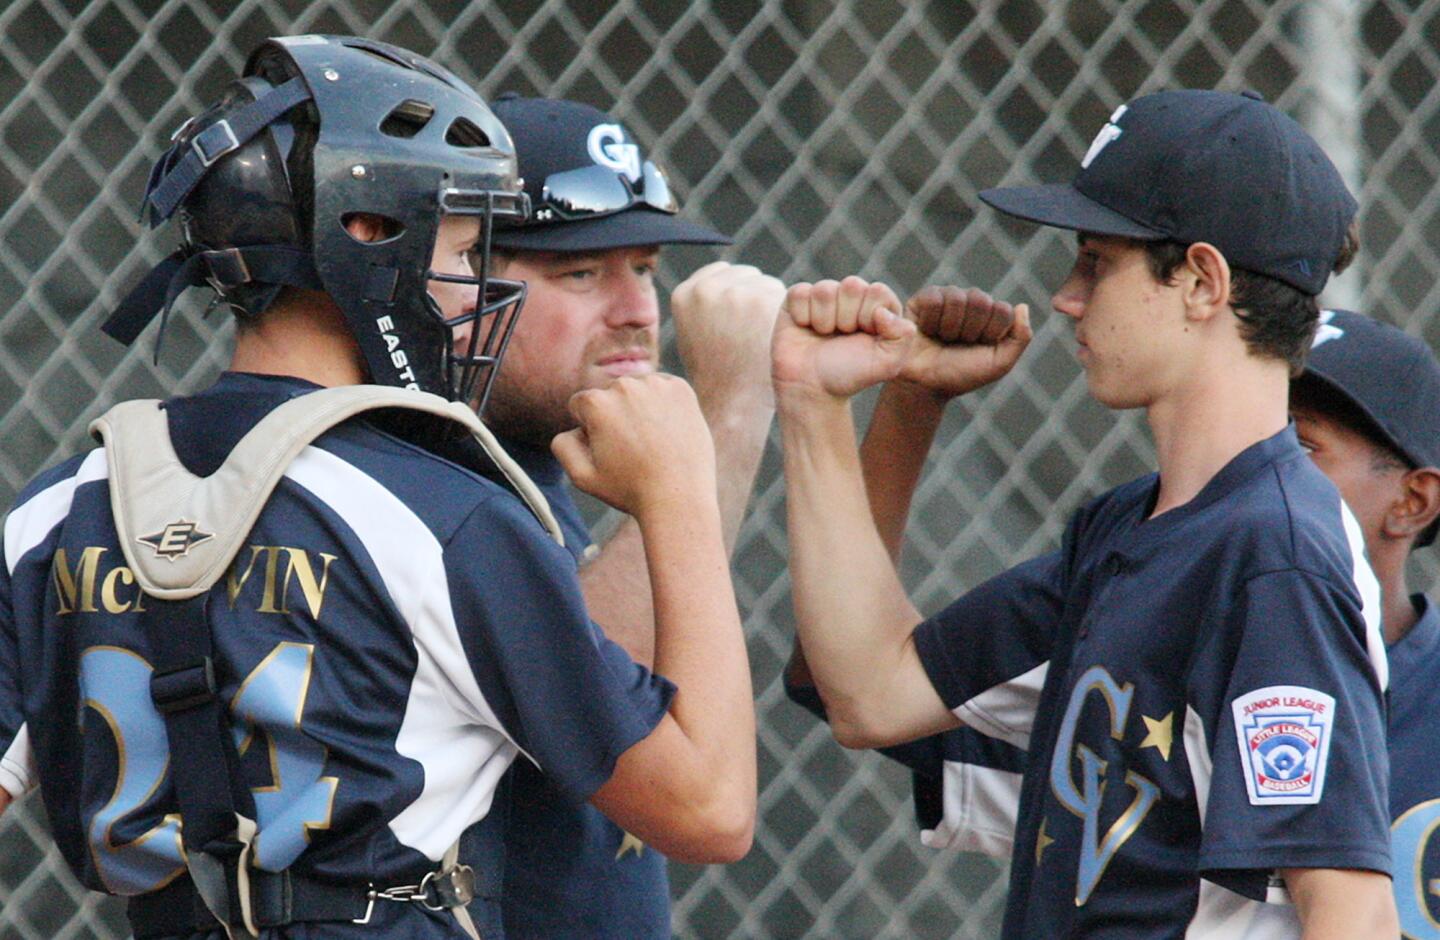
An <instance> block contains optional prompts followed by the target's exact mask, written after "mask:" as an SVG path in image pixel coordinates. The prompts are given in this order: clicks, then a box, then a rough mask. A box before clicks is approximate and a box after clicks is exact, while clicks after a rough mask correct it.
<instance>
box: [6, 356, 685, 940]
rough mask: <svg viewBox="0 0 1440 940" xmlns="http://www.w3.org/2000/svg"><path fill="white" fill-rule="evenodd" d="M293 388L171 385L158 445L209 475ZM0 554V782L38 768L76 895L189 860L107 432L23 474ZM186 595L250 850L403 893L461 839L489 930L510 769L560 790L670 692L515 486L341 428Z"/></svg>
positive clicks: (633, 736)
mask: <svg viewBox="0 0 1440 940" xmlns="http://www.w3.org/2000/svg"><path fill="white" fill-rule="evenodd" d="M311 388H313V386H310V385H308V383H304V382H300V381H299V380H292V379H284V378H276V377H261V376H251V375H243V374H233V373H232V374H226V375H225V376H223V377H222V378H221V379H220V381H219V382H218V383H217V384H216V385H215V386H213V387H212V388H211V389H209V390H208V391H206V392H204V393H202V394H200V395H197V396H194V397H192V398H186V399H176V400H173V401H171V402H169V403H167V409H168V411H169V419H170V429H171V435H172V438H173V440H174V444H175V448H176V451H177V453H178V454H179V455H181V459H182V461H183V462H184V463H185V465H186V467H187V468H188V469H189V470H190V471H191V472H193V473H196V474H199V475H206V474H208V473H211V472H213V471H214V470H215V469H216V468H217V467H219V465H220V464H221V463H222V462H223V460H224V458H225V456H226V455H227V454H228V453H229V451H230V449H231V448H232V447H233V446H234V444H235V443H236V441H238V440H239V439H240V437H242V436H243V435H244V433H245V432H246V431H248V430H249V429H250V428H251V427H252V426H253V425H254V424H255V423H256V422H257V421H258V420H260V418H261V417H263V416H264V415H265V414H267V413H268V412H269V411H270V410H271V409H272V408H274V407H276V406H278V405H279V404H281V403H282V402H284V401H286V400H288V399H289V398H291V397H293V396H295V395H298V394H303V393H305V392H306V391H308V390H310V389H311ZM197 532H198V526H197ZM197 537H198V536H197ZM3 552H4V556H3V557H4V562H5V563H4V565H3V566H0V785H3V786H5V788H6V789H7V790H10V791H11V792H12V793H16V794H18V793H21V792H24V791H25V790H26V789H28V788H29V787H31V786H33V785H35V784H37V783H38V784H40V786H41V791H42V795H43V798H44V801H45V805H46V809H47V811H48V813H49V817H50V821H51V825H52V827H53V829H54V833H55V838H56V842H57V843H58V845H59V847H60V849H61V851H62V852H63V854H64V855H65V858H66V860H67V861H68V862H69V863H70V865H71V866H72V868H74V870H75V871H76V872H77V873H78V874H79V875H80V877H81V879H82V880H83V881H84V882H85V883H86V884H87V885H89V886H90V887H92V888H96V889H100V890H105V891H109V892H112V893H116V894H122V895H138V894H144V893H147V892H152V891H155V890H156V889H159V888H161V887H163V886H165V885H168V884H170V883H171V882H172V881H174V880H175V879H177V878H178V877H180V875H181V874H182V873H183V872H184V865H183V863H182V861H181V857H180V837H179V831H178V824H177V822H176V819H175V817H174V816H173V815H172V814H173V813H174V811H175V799H174V794H173V786H172V783H171V778H170V774H169V770H168V758H169V754H168V747H167V742H166V731H165V725H164V722H163V721H162V719H161V718H160V716H159V715H158V713H157V712H156V711H155V709H154V706H153V704H152V703H151V699H150V692H149V676H150V673H151V671H152V667H151V662H152V660H153V656H152V654H151V652H150V650H149V648H148V647H149V643H148V641H147V638H146V635H145V633H144V632H143V631H142V630H141V629H140V628H139V627H138V626H137V623H136V621H137V619H138V618H137V617H135V616H134V614H135V611H136V610H137V609H140V608H142V607H143V606H144V605H145V603H146V598H145V597H144V596H143V595H142V594H140V593H139V592H138V591H137V589H136V587H135V582H134V575H133V574H132V573H131V572H130V571H129V569H128V568H127V567H126V566H125V561H124V557H123V555H122V553H121V551H120V548H119V546H118V545H117V544H116V541H115V532H114V527H113V523H112V517H111V509H110V499H109V488H108V485H107V470H106V460H105V453H104V451H103V449H102V450H96V451H92V452H91V453H89V454H87V455H83V456H80V457H77V458H75V459H72V460H70V461H68V462H66V463H65V464H63V465H61V466H60V467H58V468H55V469H53V470H51V471H49V472H47V473H45V474H43V475H42V476H41V477H40V478H38V479H37V480H35V481H34V482H33V483H32V484H31V485H30V486H29V487H27V488H26V489H25V491H24V492H23V494H22V495H21V497H20V499H19V501H18V503H17V504H16V506H15V507H14V509H13V510H12V511H11V512H10V514H9V516H8V517H7V518H6V521H5V529H4V545H3ZM208 606H209V612H210V619H211V623H212V632H213V637H214V647H215V653H214V656H215V659H216V664H217V665H216V668H217V673H218V675H217V682H218V684H219V685H220V687H221V697H222V700H224V701H226V702H227V703H229V709H230V713H231V719H232V729H233V734H234V738H235V742H236V744H237V746H238V749H239V751H240V754H241V766H240V772H241V774H242V776H243V777H244V778H245V782H246V783H247V784H248V785H249V786H250V788H251V790H252V792H253V794H254V799H255V809H256V815H257V822H258V826H259V832H258V835H257V837H256V841H255V847H254V855H255V863H256V865H257V867H259V868H261V869H264V870H268V871H279V870H282V869H289V870H291V871H293V872H295V873H296V874H298V875H305V876H308V877H311V878H314V879H316V880H321V881H325V882H329V883H334V884H340V885H347V884H350V885H361V886H363V885H365V884H367V883H371V882H373V883H374V884H376V885H377V886H386V885H395V884H415V883H417V882H418V881H419V880H420V878H421V877H422V876H423V875H424V874H425V873H426V872H429V871H433V870H435V868H436V867H437V861H438V860H439V859H440V858H441V857H442V855H443V854H444V853H445V851H446V850H447V849H448V848H449V847H450V846H451V845H452V844H453V843H454V842H455V841H456V840H457V839H460V837H461V836H462V834H467V835H466V838H465V839H464V840H462V843H461V844H462V847H463V848H464V850H465V852H466V854H465V855H462V857H461V861H462V862H471V863H472V864H475V865H476V868H477V877H478V879H479V882H480V884H481V891H482V898H481V899H480V900H477V901H476V902H475V903H474V904H472V905H471V911H472V914H473V915H474V917H475V919H476V922H477V924H478V925H479V926H480V928H481V930H482V932H483V933H484V935H485V936H486V937H497V936H501V929H500V926H499V922H500V916H499V903H498V896H497V895H498V886H499V882H500V873H501V871H500V865H501V857H502V853H501V850H500V844H499V843H500V838H501V829H502V826H500V825H497V824H496V819H497V818H498V816H492V815H491V813H492V809H494V811H495V812H496V813H497V814H498V813H500V812H503V809H504V807H503V805H494V806H492V804H494V802H495V797H496V790H497V784H498V783H499V781H500V780H501V778H502V776H503V775H504V773H505V771H506V770H507V769H508V768H509V766H510V765H511V763H512V762H513V761H514V760H515V758H516V757H517V756H523V757H524V758H526V759H528V760H529V761H530V762H533V763H535V764H536V765H538V766H539V767H540V768H541V769H542V770H543V772H544V773H545V775H546V780H547V781H548V783H549V784H550V785H551V786H552V787H553V788H554V790H555V792H557V793H559V794H562V795H563V797H564V798H565V799H567V800H569V801H571V802H576V803H579V802H583V801H584V800H586V799H588V798H589V797H590V795H591V794H592V793H593V792H594V791H595V790H596V789H597V788H598V787H599V786H600V785H601V784H602V783H604V781H605V780H606V779H608V778H609V776H610V774H611V773H612V771H613V769H614V764H615V761H616V759H617V758H618V757H619V755H620V754H622V753H623V752H624V751H625V750H626V749H627V748H629V747H630V746H631V745H633V744H634V743H635V742H637V741H639V740H640V739H642V738H643V737H645V736H646V735H647V734H649V732H650V730H651V729H652V728H653V727H654V726H655V724H656V723H658V722H659V720H660V719H661V717H662V716H663V715H664V712H665V710H666V708H667V706H668V703H669V700H670V697H671V695H672V694H673V687H672V686H670V684H669V683H668V682H666V681H665V680H664V679H661V678H659V677H657V676H654V675H652V674H650V673H649V672H648V671H646V670H644V669H642V668H641V667H639V666H637V665H635V664H634V663H633V662H632V661H631V660H630V659H629V657H628V656H626V655H625V653H624V651H623V650H621V649H620V648H619V647H618V646H615V645H614V644H610V643H608V642H606V641H605V640H604V639H603V638H601V637H599V636H598V635H597V633H596V632H595V631H594V630H593V629H592V627H591V624H590V622H589V619H588V617H587V616H586V614H585V607H584V601H583V599H582V597H581V595H580V590H579V585H578V582H577V581H576V578H575V570H574V563H573V561H572V559H571V558H570V556H569V555H568V554H567V553H566V552H565V550H564V549H562V548H561V547H560V546H559V545H557V544H555V543H554V542H553V541H552V540H550V539H549V538H548V537H547V536H546V534H545V532H544V531H543V529H542V528H541V527H540V526H539V525H538V523H537V521H536V520H535V519H534V517H533V516H531V515H530V513H529V511H528V510H527V509H526V508H525V507H524V505H523V504H522V503H521V502H520V501H519V500H518V499H516V498H515V497H514V496H513V494H511V493H509V492H507V491H505V490H504V489H502V488H501V487H499V486H498V485H496V484H494V483H492V482H490V481H487V480H485V479H482V478H481V477H480V476H478V475H476V474H475V473H472V472H470V471H468V470H465V469H462V468H461V467H459V466H456V465H455V464H453V463H450V462H448V461H445V460H442V459H440V458H439V457H436V456H434V455H433V454H430V453H428V452H426V451H424V450H422V449H420V448H417V447H415V446H413V445H412V444H410V443H407V442H406V441H403V440H401V439H399V438H397V437H394V436H391V435H389V434H386V433H383V432H382V431H380V430H377V429H376V428H375V427H374V426H372V425H370V424H368V423H366V422H364V421H362V420H352V421H349V422H346V423H344V424H341V425H339V426H337V427H336V428H334V429H333V430H331V431H329V432H327V433H325V434H324V435H322V436H321V437H319V438H318V439H317V440H316V441H315V442H314V443H313V444H312V445H311V446H309V447H308V448H306V449H305V450H304V451H302V452H301V453H300V455H299V456H298V457H297V458H296V459H295V461H294V462H293V463H292V464H291V466H290V467H289V469H288V470H287V471H286V473H285V475H284V477H283V479H282V480H281V481H280V483H279V485H278V486H277V487H276V489H275V491H274V493H273V494H272V496H271V497H270V499H269V501H268V502H267V503H266V505H265V508H264V510H263V511H262V512H261V514H260V516H259V518H258V520H257V521H256V523H255V526H254V528H253V530H252V531H251V533H250V535H249V536H248V538H247V539H246V540H245V542H244V543H243V546H242V549H241V551H240V552H239V554H238V556H237V557H236V559H235V560H234V562H233V564H232V567H231V569H230V571H229V573H228V576H227V577H225V578H223V579H222V580H221V582H220V583H219V584H217V585H216V587H215V588H214V589H213V590H212V592H211V594H210V597H209V605H208ZM77 716H78V719H79V720H78V721H77ZM374 917H375V921H374V922H373V923H372V924H371V926H369V927H354V928H350V929H353V930H354V931H355V932H357V935H361V934H363V935H366V936H373V935H377V933H378V934H380V935H393V936H399V935H404V936H411V937H421V936H433V937H445V936H463V934H462V933H461V931H460V928H459V927H458V925H457V922H456V921H455V920H454V918H453V917H452V916H450V915H448V914H431V913H430V912H428V911H425V910H424V909H423V908H421V907H420V906H419V905H417V904H397V903H380V904H377V905H376V909H375V913H374ZM348 927H349V925H338V924H336V925H329V926H327V928H326V930H327V933H326V934H325V935H326V936H332V935H340V934H343V933H345V932H346V930H347V928H348ZM296 929H299V928H296ZM335 931H339V933H335Z"/></svg>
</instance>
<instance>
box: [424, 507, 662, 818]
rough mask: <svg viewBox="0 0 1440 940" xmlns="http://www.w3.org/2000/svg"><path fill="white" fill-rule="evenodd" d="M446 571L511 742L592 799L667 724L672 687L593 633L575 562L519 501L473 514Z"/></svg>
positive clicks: (565, 786)
mask: <svg viewBox="0 0 1440 940" xmlns="http://www.w3.org/2000/svg"><path fill="white" fill-rule="evenodd" d="M445 565H446V569H447V573H448V577H449V580H450V584H451V597H452V603H453V605H454V608H455V619H456V624H457V625H458V626H459V628H460V634H461V638H462V643H464V645H465V649H466V652H467V654H468V655H469V657H470V661H471V668H472V670H473V672H474V673H475V676H476V678H477V679H478V680H479V684H480V688H481V690H482V691H483V693H484V695H485V697H486V699H487V702H488V704H489V705H490V707H491V708H493V710H494V712H495V715H496V716H497V717H498V718H499V720H500V722H501V724H502V725H503V726H504V730H505V732H506V734H507V735H509V736H510V737H511V738H512V739H513V740H514V741H515V743H516V744H517V745H518V746H519V747H520V748H521V750H522V751H524V752H525V754H526V755H528V756H529V757H530V758H531V759H532V760H534V761H535V763H536V764H537V765H538V766H539V768H540V770H541V771H542V772H543V773H544V774H545V775H546V776H547V777H549V778H550V779H551V781H552V782H553V783H554V784H555V785H556V787H557V788H558V789H559V790H560V791H561V792H562V793H563V794H565V795H566V796H567V797H568V798H570V799H573V800H575V801H576V802H582V801H584V800H586V799H588V798H589V797H590V795H591V794H592V793H594V791H595V790H596V789H598V788H599V787H600V785H601V784H603V783H604V782H605V781H606V780H608V779H609V777H610V775H611V773H612V772H613V770H614V766H615V761H616V759H617V758H619V756H620V755H621V754H622V753H624V752H625V751H626V750H627V749H629V748H630V747H631V746H632V745H634V744H635V743H636V742H638V741H640V740H641V739H643V738H645V737H646V736H648V735H649V734H650V732H651V730H653V729H654V727H655V726H656V725H657V724H658V723H659V722H660V720H661V718H662V717H663V716H664V714H665V712H666V709H667V708H668V707H669V703H670V699H671V697H672V696H673V694H674V686H672V685H671V684H670V683H669V682H668V681H667V680H665V679H663V678H661V677H659V676H656V675H654V674H652V673H650V672H649V671H648V670H646V669H644V668H643V667H641V666H639V665H637V664H635V663H634V662H633V661H632V660H631V659H630V658H629V656H627V655H626V654H625V652H624V651H623V650H622V649H621V648H620V647H618V646H616V645H615V644H613V643H611V642H610V641H609V640H606V639H605V638H604V636H603V635H602V634H601V633H600V631H599V630H598V628H596V627H595V626H594V625H593V624H592V623H591V622H590V620H589V618H588V616H587V615H586V613H585V604H584V599H583V597H582V596H581V593H580V587H579V582H578V581H577V580H576V576H575V563H574V561H573V559H572V558H571V557H570V556H569V555H568V553H567V552H566V551H565V550H564V549H563V548H561V547H560V546H559V545H557V544H555V543H554V542H553V541H550V540H549V539H548V538H546V536H545V535H544V533H543V531H542V530H541V529H540V527H539V525H538V524H537V523H536V522H535V520H534V519H533V518H532V517H531V516H530V515H529V514H528V513H527V512H526V511H525V510H524V509H523V508H521V506H520V504H519V503H518V502H517V501H514V500H511V499H509V498H508V497H507V498H503V499H498V500H492V501H490V502H489V503H488V504H487V505H485V506H482V507H481V509H479V510H477V511H476V512H475V513H473V514H472V515H471V517H470V518H469V519H467V520H466V521H465V523H464V524H463V525H462V526H461V527H460V529H459V531H458V532H457V533H456V535H455V536H454V537H453V538H452V540H451V542H450V544H449V545H447V546H446V551H445Z"/></svg>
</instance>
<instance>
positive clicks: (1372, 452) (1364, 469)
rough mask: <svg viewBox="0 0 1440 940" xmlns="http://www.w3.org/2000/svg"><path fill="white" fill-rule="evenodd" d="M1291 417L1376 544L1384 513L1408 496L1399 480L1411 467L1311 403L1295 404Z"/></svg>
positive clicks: (1309, 450) (1367, 539) (1307, 447)
mask: <svg viewBox="0 0 1440 940" xmlns="http://www.w3.org/2000/svg"><path fill="white" fill-rule="evenodd" d="M1290 417H1291V418H1293V419H1294V420H1295V433H1296V434H1297V435H1298V436H1299V438H1300V445H1301V446H1302V447H1304V448H1305V450H1306V452H1307V453H1308V454H1309V455H1310V459H1311V460H1313V461H1315V466H1317V467H1319V468H1320V471H1321V472H1322V473H1324V474H1325V475H1326V476H1327V477H1329V478H1330V482H1331V483H1334V484H1335V488H1336V489H1337V490H1339V491H1340V498H1341V499H1343V500H1345V505H1347V506H1349V507H1350V511H1351V512H1353V513H1354V514H1355V519H1356V521H1358V522H1359V523H1360V529H1361V531H1362V532H1363V533H1364V536H1365V544H1366V545H1374V544H1378V542H1376V539H1378V538H1379V535H1380V531H1381V526H1382V525H1383V524H1384V521H1385V513H1386V511H1387V510H1388V509H1389V508H1390V506H1391V505H1392V504H1393V503H1394V502H1395V500H1397V499H1400V498H1403V496H1404V489H1403V488H1402V484H1401V481H1402V480H1403V479H1404V478H1405V474H1406V472H1407V468H1406V467H1405V466H1404V464H1402V463H1401V462H1400V461H1399V460H1398V458H1396V457H1395V456H1394V455H1393V454H1391V453H1390V452H1389V451H1388V450H1386V449H1385V448H1383V447H1381V446H1378V445H1377V444H1375V443H1374V442H1372V441H1371V440H1370V438H1368V437H1366V436H1365V435H1364V434H1362V433H1360V432H1359V431H1357V430H1355V429H1354V428H1351V427H1350V426H1349V425H1347V424H1343V423H1341V422H1340V421H1337V420H1336V419H1335V418H1333V417H1331V416H1330V415H1328V414H1326V413H1325V412H1324V411H1322V410H1320V409H1319V408H1317V407H1315V406H1313V405H1310V404H1308V403H1305V402H1303V401H1302V402H1292V403H1291V405H1290Z"/></svg>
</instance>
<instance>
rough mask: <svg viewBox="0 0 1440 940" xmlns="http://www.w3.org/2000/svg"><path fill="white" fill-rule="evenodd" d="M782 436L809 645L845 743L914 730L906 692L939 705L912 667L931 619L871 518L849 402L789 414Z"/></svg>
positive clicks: (794, 565)
mask: <svg viewBox="0 0 1440 940" xmlns="http://www.w3.org/2000/svg"><path fill="white" fill-rule="evenodd" d="M781 431H782V434H781V439H782V442H783V446H784V451H785V480H786V504H787V508H788V525H789V531H790V571H791V581H792V593H793V596H794V600H795V616H796V630H797V632H798V634H799V640H800V643H801V645H802V646H803V648H804V650H805V659H806V660H807V661H808V665H809V669H810V671H811V673H812V675H813V677H814V679H815V682H816V685H817V686H819V688H820V691H821V694H822V695H823V696H824V698H825V702H826V707H827V709H828V711H829V714H830V719H831V723H832V726H833V727H834V729H835V733H836V737H837V738H839V739H840V740H841V741H842V743H846V744H855V745H860V744H865V745H869V744H872V743H877V742H875V741H873V740H872V739H873V738H874V737H876V736H877V735H878V736H880V737H886V736H888V734H889V732H888V731H885V730H883V729H885V728H887V727H889V726H890V723H891V722H890V719H891V718H892V717H895V718H897V719H898V723H899V724H900V725H902V726H903V725H904V724H905V723H906V718H907V716H906V715H904V714H903V709H898V708H897V709H896V710H898V711H900V712H901V714H898V715H896V714H894V713H893V712H892V706H900V705H901V703H899V702H895V701H893V699H891V695H892V693H893V692H894V691H895V689H896V688H897V686H899V687H903V686H905V685H907V684H914V683H917V682H918V684H919V685H920V686H923V687H924V688H925V689H928V691H929V695H930V696H931V697H934V691H933V689H930V688H929V683H928V681H927V680H926V678H925V676H924V674H923V672H919V670H918V669H915V668H911V664H912V663H915V660H914V650H913V646H912V645H911V641H910V633H911V631H912V630H913V629H914V627H915V625H916V624H917V623H919V621H920V619H921V618H920V615H919V613H918V612H917V611H916V610H915V608H914V606H913V605H912V604H911V603H910V601H909V599H908V598H907V597H906V596H905V592H904V589H903V588H902V587H901V585H900V581H899V578H898V576H897V575H896V573H895V567H894V565H893V564H892V563H891V561H890V557H889V555H888V554H887V552H886V550H885V547H884V545H883V544H882V542H881V540H880V536H879V534H878V533H877V532H876V529H875V525H874V522H873V521H872V520H871V517H870V508H869V505H868V502H867V499H866V496H865V489H864V482H863V480H862V478H861V472H860V462H859V456H858V453H857V451H856V446H855V436H854V425H853V423H852V421H851V416H850V408H849V406H848V404H846V403H842V402H821V403H818V404H817V403H815V402H806V403H804V404H801V405H796V406H793V407H792V406H782V412H781ZM922 691H923V690H922ZM934 702H935V704H936V705H937V706H938V704H939V700H938V698H934ZM941 711H942V712H943V707H941Z"/></svg>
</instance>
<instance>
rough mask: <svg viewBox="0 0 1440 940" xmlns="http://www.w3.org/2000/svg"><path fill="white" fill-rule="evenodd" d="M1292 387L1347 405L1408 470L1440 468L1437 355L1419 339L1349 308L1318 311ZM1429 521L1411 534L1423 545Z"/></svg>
mask: <svg viewBox="0 0 1440 940" xmlns="http://www.w3.org/2000/svg"><path fill="white" fill-rule="evenodd" d="M1295 381H1296V383H1297V385H1303V384H1305V383H1314V384H1316V385H1319V386H1321V387H1323V388H1325V389H1326V390H1328V391H1330V392H1332V393H1333V394H1335V395H1337V396H1338V397H1339V398H1340V400H1341V401H1343V402H1344V403H1346V404H1348V405H1350V406H1352V407H1353V408H1354V409H1355V411H1356V413H1357V414H1358V415H1359V416H1360V418H1361V419H1363V421H1364V422H1365V423H1366V424H1367V425H1368V427H1367V428H1364V429H1362V430H1365V431H1368V433H1369V434H1370V435H1372V436H1374V437H1376V438H1378V439H1379V440H1380V441H1381V442H1382V443H1385V444H1387V445H1389V446H1390V447H1391V448H1392V449H1393V450H1394V451H1395V452H1396V453H1398V454H1400V455H1401V456H1402V457H1404V458H1405V460H1406V461H1408V462H1409V463H1410V465H1411V466H1412V467H1440V360H1437V359H1436V358H1435V353H1434V352H1433V351H1432V350H1431V349H1430V347H1429V346H1427V345H1426V344H1425V343H1424V342H1423V341H1421V340H1418V339H1416V338H1415V337H1413V336H1410V335H1409V334H1407V333H1404V332H1402V331H1400V330H1398V329H1396V328H1395V327H1393V326H1391V325H1390V324H1388V323H1381V322H1380V321H1379V320H1373V319H1371V318H1370V317H1367V316H1364V315H1362V314H1359V313H1352V312H1351V311H1349V310H1322V311H1320V326H1319V329H1318V330H1317V331H1316V333H1315V345H1314V347H1313V348H1312V349H1311V350H1310V357H1309V359H1308V360H1307V361H1306V363H1305V371H1304V372H1303V373H1302V374H1301V375H1300V377H1299V378H1298V379H1296V380H1295ZM1436 528H1437V527H1436V526H1434V525H1432V526H1430V527H1429V528H1428V529H1426V531H1425V532H1424V533H1422V534H1421V536H1420V537H1419V538H1418V539H1416V544H1417V545H1421V546H1423V545H1429V544H1430V543H1431V542H1432V541H1433V540H1434V538H1435V532H1436Z"/></svg>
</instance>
